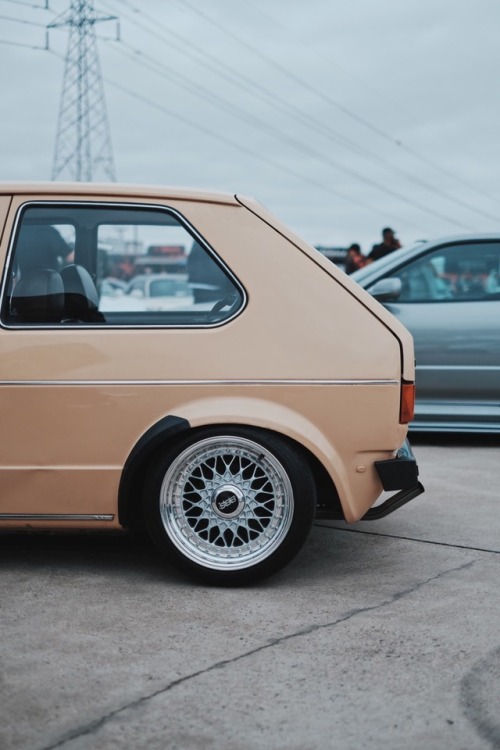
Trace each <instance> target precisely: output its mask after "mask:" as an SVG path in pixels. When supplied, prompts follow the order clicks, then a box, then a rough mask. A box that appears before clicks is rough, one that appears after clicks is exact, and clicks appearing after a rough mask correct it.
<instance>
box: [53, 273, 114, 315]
mask: <svg viewBox="0 0 500 750" xmlns="http://www.w3.org/2000/svg"><path fill="white" fill-rule="evenodd" d="M61 278H62V281H63V285H64V294H65V303H64V304H65V317H66V318H68V319H70V320H80V321H83V322H90V323H92V322H93V323H96V322H102V321H104V316H103V315H102V313H100V312H99V295H98V293H97V289H96V287H95V284H94V282H93V280H92V277H91V275H90V274H89V272H88V271H87V269H86V268H84V267H83V266H78V265H76V264H71V265H70V266H66V267H65V268H63V269H62V271H61Z"/></svg>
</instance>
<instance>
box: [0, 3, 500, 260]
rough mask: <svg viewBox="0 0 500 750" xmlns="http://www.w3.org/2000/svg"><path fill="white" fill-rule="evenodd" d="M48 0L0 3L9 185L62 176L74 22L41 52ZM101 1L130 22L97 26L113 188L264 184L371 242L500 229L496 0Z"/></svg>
mask: <svg viewBox="0 0 500 750" xmlns="http://www.w3.org/2000/svg"><path fill="white" fill-rule="evenodd" d="M44 5H45V0H0V82H1V97H0V179H1V180H31V179H36V180H45V179H50V177H51V173H52V163H53V158H54V147H55V141H56V132H57V118H58V111H59V106H60V99H61V90H62V82H63V72H64V56H65V54H66V47H67V41H68V31H67V29H57V30H52V31H51V32H50V36H49V39H50V48H51V51H43V49H36V48H37V47H43V46H44V45H45V29H44V27H45V26H46V25H47V24H49V23H51V22H52V21H54V19H55V18H57V17H58V16H59V15H60V14H61V13H63V12H64V11H65V10H66V9H67V8H68V7H69V5H70V2H69V0H50V2H49V5H50V10H45V9H44ZM95 8H96V10H97V11H99V12H100V13H102V14H107V15H116V16H119V18H120V30H121V32H120V38H121V41H120V42H116V41H114V40H113V37H114V35H115V30H116V24H115V23H114V22H113V21H108V22H106V23H100V24H98V25H96V26H95V29H96V33H97V35H98V37H99V40H98V49H99V56H100V62H101V69H102V74H103V78H104V86H105V94H106V102H107V110H108V116H109V124H110V129H111V136H112V143H113V153H114V160H115V164H116V172H117V179H118V181H119V182H138V183H154V184H166V185H176V186H182V187H186V186H190V187H201V188H214V189H216V190H223V191H227V192H230V193H235V192H239V193H243V194H246V195H252V196H254V197H255V198H257V199H258V200H260V201H261V202H262V203H263V204H264V205H265V206H266V207H267V208H268V209H270V210H271V211H272V212H273V213H275V214H276V215H277V216H278V217H279V218H280V219H281V220H282V221H284V222H285V223H287V224H288V225H289V226H291V227H292V228H293V229H294V230H295V231H296V232H298V233H299V234H300V235H302V236H303V237H304V238H305V239H306V240H308V241H309V242H311V243H312V244H325V245H345V244H348V243H351V242H356V241H357V242H360V243H361V245H362V248H363V250H365V251H368V250H369V249H370V248H371V245H372V244H373V243H374V242H376V241H378V238H379V235H380V231H381V229H382V227H384V226H386V225H389V226H392V227H393V228H394V229H395V230H396V232H397V234H398V236H399V237H400V239H401V241H402V242H403V244H405V245H408V244H410V243H411V242H413V241H414V240H415V239H420V238H433V237H437V236H442V235H454V234H460V233H464V232H470V231H473V232H491V231H500V187H499V184H500V137H499V132H500V127H499V125H500V96H499V84H498V75H499V70H500V43H499V31H500V2H499V1H498V0H474V1H473V0H404V2H402V1H401V0H378V2H375V0H309V2H305V0H248V1H247V2H244V0H239V1H235V0H142V1H141V0H96V2H95ZM138 9H140V12H138ZM12 19H17V20H12ZM20 21H23V23H20ZM101 177H102V176H100V175H95V179H100V178H101ZM66 178H67V176H66Z"/></svg>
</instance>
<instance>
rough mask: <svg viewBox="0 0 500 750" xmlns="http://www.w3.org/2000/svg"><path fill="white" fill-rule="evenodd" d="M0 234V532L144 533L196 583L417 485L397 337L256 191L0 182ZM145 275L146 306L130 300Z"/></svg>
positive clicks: (402, 345)
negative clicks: (152, 292)
mask: <svg viewBox="0 0 500 750" xmlns="http://www.w3.org/2000/svg"><path fill="white" fill-rule="evenodd" d="M0 236H1V244H0V255H1V259H2V264H3V266H4V270H3V278H2V289H1V327H0V352H1V354H0V370H1V374H0V382H1V386H2V387H1V390H0V394H1V403H2V414H3V419H4V422H3V424H4V439H3V440H2V447H1V449H0V450H1V460H0V528H2V529H10V530H12V529H30V530H34V529H38V530H57V529H59V530H68V529H99V530H103V529H109V530H113V531H116V530H128V529H134V528H139V529H141V528H142V529H144V528H145V529H146V530H147V531H148V532H149V534H150V535H151V537H152V539H153V540H154V542H155V543H156V545H157V546H158V548H159V549H160V550H161V551H162V552H163V553H165V554H166V555H167V556H168V558H169V559H170V560H173V561H174V562H175V563H176V564H177V565H179V566H180V567H182V568H183V569H185V570H187V571H188V572H189V573H191V574H193V575H195V576H196V577H198V578H201V579H202V580H204V581H207V582H211V583H219V584H225V585H227V584H244V583H250V582H253V581H256V580H258V579H259V578H262V577H264V576H266V575H269V574H271V573H273V572H275V571H276V570H278V569H279V568H281V567H282V566H283V565H285V564H286V563H287V562H288V561H289V560H290V559H291V558H292V557H293V556H294V555H295V554H296V553H297V552H298V550H299V549H300V547H301V546H302V544H303V543H304V541H305V539H306V537H307V534H308V532H309V529H310V527H311V524H312V521H313V519H314V518H315V517H316V518H336V519H345V520H346V521H347V522H349V523H352V522H355V521H358V520H359V519H370V518H380V517H382V516H383V515H385V514H387V513H389V512H391V511H392V510H394V509H395V508H398V507H400V506H401V505H403V504H404V503H405V502H407V501H408V500H411V499H412V498H413V497H415V496H416V495H418V494H419V493H420V492H422V491H423V487H422V486H421V484H420V483H419V481H418V470H417V465H416V462H415V459H414V457H413V454H412V452H411V449H410V447H409V445H408V443H407V441H406V433H407V426H408V422H409V421H410V420H411V419H412V414H413V402H414V358H413V343H412V339H411V336H410V335H409V333H408V332H407V330H406V329H405V328H404V327H403V326H402V325H401V324H400V323H399V322H398V321H397V320H396V318H394V317H393V316H392V315H391V314H390V313H388V312H387V311H386V310H385V309H384V308H383V307H382V306H381V305H380V304H379V303H378V302H376V301H375V300H374V299H373V298H372V297H371V296H370V295H369V294H368V293H367V292H365V291H364V290H363V289H361V288H360V287H359V286H358V285H357V284H355V283H354V282H353V281H352V280H351V279H349V278H348V277H347V276H346V275H345V274H343V273H342V272H341V271H339V270H338V269H337V268H336V267H335V266H334V265H333V264H332V263H330V262H329V261H328V260H326V259H324V258H323V257H322V256H321V254H320V253H319V252H317V251H316V250H314V249H313V248H312V247H310V246H309V245H308V244H306V243H305V242H303V241H302V240H300V239H299V238H298V237H296V236H295V235H294V234H292V233H291V232H290V231H289V230H288V229H287V228H286V227H284V226H282V225H281V224H280V223H279V222H278V221H276V219H275V218H273V216H271V215H270V214H269V213H268V212H267V211H266V210H265V209H264V208H263V207H262V206H261V205H260V204H258V203H256V202H255V201H253V200H249V199H247V198H243V197H241V196H232V195H223V194H217V193H211V192H200V191H198V192H195V191H187V190H178V189H176V190H174V189H169V188H145V187H128V186H118V185H96V184H88V185H87V184H82V183H78V184H74V185H69V184H57V183H50V184H36V183H32V184H0ZM150 273H153V274H155V278H157V279H158V277H160V281H161V280H162V277H163V274H165V282H168V283H164V284H161V285H160V286H161V289H162V292H161V294H162V304H161V305H159V306H158V309H156V308H155V306H154V305H153V306H152V305H151V304H148V305H145V304H144V299H143V298H142V297H141V295H140V294H137V293H135V294H132V293H131V292H130V291H129V290H130V289H131V288H133V287H134V284H133V283H132V284H131V282H133V280H134V278H136V277H139V276H141V278H144V276H145V275H146V276H147V275H148V274H150ZM176 274H180V276H179V281H180V283H181V290H180V291H179V284H176V283H175V280H176V278H177V276H176ZM169 288H172V289H177V292H172V299H171V300H170V301H169V302H168V304H166V302H165V295H167V297H168V294H169V292H168V289H169ZM175 294H177V297H176V296H175ZM167 301H168V300H167ZM149 302H151V300H149ZM384 490H386V491H391V492H392V494H391V495H390V496H389V497H388V498H387V499H385V500H384V501H383V502H382V503H381V504H378V505H375V503H376V501H377V499H378V498H379V497H380V496H381V494H382V492H383V491H384ZM374 505H375V507H372V506H374Z"/></svg>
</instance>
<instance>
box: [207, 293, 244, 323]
mask: <svg viewBox="0 0 500 750" xmlns="http://www.w3.org/2000/svg"><path fill="white" fill-rule="evenodd" d="M239 301H240V298H239V296H238V295H237V294H226V296H225V297H223V298H222V299H219V300H217V302H216V303H215V305H214V306H213V307H212V309H211V310H210V311H209V312H208V313H207V317H206V320H207V323H217V322H218V321H220V320H224V318H227V317H229V316H230V315H231V313H232V312H233V311H234V310H235V309H236V307H237V306H238V304H239ZM226 307H227V310H226V312H225V313H224V314H223V315H219V313H221V312H222V310H224V308H226Z"/></svg>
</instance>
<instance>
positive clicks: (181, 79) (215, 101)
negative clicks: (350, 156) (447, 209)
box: [120, 41, 471, 229]
mask: <svg viewBox="0 0 500 750" xmlns="http://www.w3.org/2000/svg"><path fill="white" fill-rule="evenodd" d="M125 44H126V43H124V42H123V41H122V42H120V46H123V45H125ZM126 46H127V47H128V48H129V49H130V50H131V52H132V53H133V54H134V55H135V57H134V58H133V59H134V60H135V61H136V62H137V63H138V64H140V65H143V66H145V67H147V68H148V69H149V70H153V71H154V72H156V73H158V74H159V75H162V76H163V77H166V74H165V72H164V70H165V68H166V66H164V65H163V64H162V63H160V62H158V61H157V60H155V59H154V58H151V57H150V56H149V55H147V54H145V53H143V52H142V50H134V49H133V48H132V47H130V46H129V45H126ZM129 56H130V55H129ZM148 60H149V61H151V62H152V63H153V64H151V63H148V62H147V61H148ZM167 70H168V77H169V79H170V80H173V81H174V83H176V84H177V85H179V86H181V87H186V86H188V87H189V88H190V89H191V91H194V93H196V95H197V96H201V97H202V98H204V99H205V100H206V101H208V103H209V104H211V105H213V106H219V107H222V108H223V109H224V110H225V111H229V112H230V113H231V114H233V116H235V117H238V118H239V119H240V120H242V121H243V122H245V123H246V124H251V125H252V126H254V127H256V128H258V129H259V130H263V131H264V130H265V131H266V132H270V133H272V134H273V135H274V136H276V137H277V138H278V139H280V141H281V142H286V143H288V145H290V146H291V147H292V148H295V149H296V150H299V151H300V152H301V153H303V154H306V155H308V156H313V157H314V158H316V159H318V161H320V162H322V163H326V164H329V165H330V166H331V167H333V168H334V169H337V170H341V171H342V172H344V173H345V174H347V175H349V176H350V177H354V178H355V179H358V180H360V181H361V182H363V183H364V184H366V185H369V186H370V187H372V188H375V189H377V190H380V191H382V192H384V193H386V194H387V195H390V196H391V197H393V198H396V199H397V200H400V201H401V202H403V203H406V204H409V205H411V206H412V207H413V208H417V209H419V210H421V211H423V212H424V213H428V214H430V215H432V216H434V217H436V218H439V219H443V220H445V221H447V222H448V223H450V224H454V225H455V226H458V227H460V228H461V229H471V227H470V226H468V225H467V224H464V223H463V222H461V221H458V220H456V219H454V218H451V217H449V216H446V215H444V214H442V213H440V212H438V211H435V210H433V209H431V208H428V207H427V206H424V205H422V204H420V203H418V202H417V201H415V200H411V199H409V198H406V197H405V196H403V195H401V193H399V192H396V191H395V190H392V189H391V188H390V187H388V186H387V185H382V184H380V183H378V182H376V181H374V180H372V179H370V178H368V177H366V176H362V175H360V174H359V173H358V172H356V171H355V170H353V169H351V168H349V167H346V166H344V165H342V164H340V163H339V162H337V161H335V160H333V159H332V158H331V157H329V156H327V155H325V154H322V153H320V152H318V151H315V150H314V149H313V148H311V147H310V146H304V144H302V143H301V142H300V141H297V140H296V139H295V138H293V137H290V136H289V135H287V134H284V133H283V132H282V131H280V130H278V129H276V128H274V127H273V126H271V125H269V124H268V123H265V122H263V121H262V120H260V119H259V118H257V117H255V116H253V115H250V116H249V115H248V113H247V112H245V111H244V110H241V109H239V108H237V107H235V106H234V105H232V104H231V103H230V102H228V101H227V100H225V99H223V98H222V97H220V96H218V95H214V94H212V93H211V94H208V93H207V92H206V91H205V90H204V89H202V88H201V87H200V86H198V85H196V84H193V82H192V81H191V80H190V79H188V78H186V77H185V76H183V75H181V74H179V73H176V72H174V71H171V69H169V68H167ZM176 78H177V79H178V80H175V79H176Z"/></svg>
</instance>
